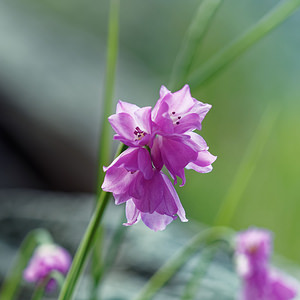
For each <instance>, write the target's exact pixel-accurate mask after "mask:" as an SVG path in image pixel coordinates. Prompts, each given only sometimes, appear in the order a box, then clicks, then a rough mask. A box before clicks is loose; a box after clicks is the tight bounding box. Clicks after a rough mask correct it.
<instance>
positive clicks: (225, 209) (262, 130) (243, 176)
mask: <svg viewBox="0 0 300 300" xmlns="http://www.w3.org/2000/svg"><path fill="white" fill-rule="evenodd" d="M278 115H279V109H278V108H277V107H276V106H274V104H270V105H269V106H268V107H267V108H266V111H265V112H264V113H263V115H262V117H261V121H260V123H259V125H258V127H257V129H256V130H255V132H254V135H253V137H252V139H251V141H250V143H249V145H247V151H245V155H244V157H243V159H242V161H241V163H240V165H239V168H238V170H237V172H236V174H235V177H234V179H233V181H232V183H231V186H230V188H229V190H228V192H227V194H226V195H225V197H224V199H223V201H222V203H221V206H220V209H219V211H218V213H217V215H216V218H215V221H214V224H215V225H216V226H229V225H230V222H231V220H232V217H233V216H234V214H235V212H236V210H237V207H238V205H239V202H240V201H241V198H242V196H243V193H244V191H245V190H246V188H247V186H248V183H249V181H250V179H251V177H252V175H253V173H254V171H255V168H256V166H257V164H258V161H259V159H260V157H261V155H262V152H263V149H264V147H265V144H266V142H267V141H268V138H269V136H270V134H271V131H272V129H273V128H274V126H275V124H276V120H277V118H278Z"/></svg>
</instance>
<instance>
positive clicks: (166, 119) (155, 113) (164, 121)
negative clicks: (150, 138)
mask: <svg viewBox="0 0 300 300" xmlns="http://www.w3.org/2000/svg"><path fill="white" fill-rule="evenodd" d="M152 119H153V121H154V123H155V127H154V132H158V133H160V132H162V133H167V134H172V133H173V132H174V125H173V121H172V120H171V118H170V115H169V106H168V104H167V103H166V102H162V101H160V102H157V103H156V105H155V107H154V108H153V110H152Z"/></svg>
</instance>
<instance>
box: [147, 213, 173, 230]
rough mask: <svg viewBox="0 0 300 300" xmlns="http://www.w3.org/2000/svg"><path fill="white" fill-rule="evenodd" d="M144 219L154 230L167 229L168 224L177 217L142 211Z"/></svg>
mask: <svg viewBox="0 0 300 300" xmlns="http://www.w3.org/2000/svg"><path fill="white" fill-rule="evenodd" d="M141 217H142V221H143V222H144V224H145V225H146V226H148V227H149V228H150V229H152V230H154V231H162V230H165V228H166V227H167V225H169V224H170V223H171V222H172V221H173V220H175V219H176V217H170V216H167V215H160V214H158V213H157V212H154V213H152V214H149V213H141Z"/></svg>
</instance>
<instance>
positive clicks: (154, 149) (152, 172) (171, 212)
mask: <svg viewBox="0 0 300 300" xmlns="http://www.w3.org/2000/svg"><path fill="white" fill-rule="evenodd" d="M210 108H211V105H209V104H204V103H202V102H199V101H197V100H196V99H194V98H192V96H191V94H190V89H189V86H188V85H185V86H184V87H183V88H182V89H181V90H179V91H177V92H175V93H171V92H170V91H169V90H167V88H166V87H164V86H162V87H161V90H160V98H159V100H158V101H157V104H156V105H155V107H154V108H153V110H152V112H151V107H144V108H140V107H138V106H136V105H134V104H130V103H126V102H122V101H119V103H118V104H117V112H116V114H114V115H112V116H110V117H109V118H108V119H109V122H110V124H111V125H112V127H113V129H114V131H115V132H116V134H115V136H114V138H115V139H117V140H119V141H121V142H123V143H124V144H126V145H127V146H129V148H128V149H127V150H126V151H124V152H123V153H122V154H121V155H120V156H119V157H118V158H116V159H115V160H114V161H113V163H112V164H111V165H110V166H109V167H107V168H104V171H105V172H106V175H105V178H104V182H103V185H102V189H103V190H104V191H107V192H112V193H113V196H114V198H115V203H116V204H117V205H118V204H121V203H124V202H126V215H127V223H126V224H125V225H132V224H134V223H136V222H138V221H139V220H140V219H142V221H143V222H144V223H145V224H146V225H147V226H148V227H150V228H151V229H153V230H163V229H164V228H165V227H166V226H167V225H168V224H169V223H170V222H172V220H174V219H175V218H176V215H178V216H179V217H180V219H181V221H183V222H186V221H187V219H186V218H185V212H184V209H183V207H182V205H181V203H180V200H179V198H178V195H177V193H176V191H175V189H174V187H173V185H172V184H171V182H170V180H169V179H168V177H167V176H166V175H165V174H163V173H162V171H161V170H162V168H163V166H165V167H166V168H167V170H168V171H169V173H170V175H171V177H172V178H173V180H174V184H176V183H177V177H180V178H181V179H182V185H184V184H185V174H184V168H187V169H193V170H195V171H196V172H200V173H207V172H210V171H211V170H212V166H211V164H212V163H213V162H214V161H215V160H216V157H215V156H213V155H212V154H210V153H209V152H208V146H207V144H206V142H205V141H204V139H203V138H202V137H201V136H200V135H198V134H196V133H195V132H193V131H194V130H195V129H199V130H200V129H201V123H202V121H203V119H204V117H205V115H206V113H207V112H208V111H209V109H210Z"/></svg>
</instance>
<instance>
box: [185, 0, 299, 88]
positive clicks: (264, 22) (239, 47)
mask: <svg viewBox="0 0 300 300" xmlns="http://www.w3.org/2000/svg"><path fill="white" fill-rule="evenodd" d="M299 6H300V0H284V1H281V2H280V3H279V4H278V5H277V6H276V7H274V8H273V9H272V10H271V11H270V12H269V13H268V14H266V15H265V16H264V17H263V18H262V19H261V20H260V21H258V22H257V23H256V24H255V25H254V26H253V27H252V28H250V29H249V30H247V31H246V32H245V33H244V34H242V35H241V36H240V37H238V38H237V39H236V40H234V41H233V42H232V43H230V44H229V45H228V46H225V47H224V48H223V49H221V50H220V51H219V52H218V53H216V54H215V55H214V56H213V57H212V58H211V59H209V60H208V61H207V62H206V63H204V64H203V65H201V66H200V67H199V68H198V70H197V71H195V72H194V73H192V74H191V76H190V80H189V84H190V86H191V88H197V87H199V86H200V85H202V84H203V83H204V82H206V81H207V80H208V79H210V78H212V77H213V76H214V75H216V74H217V73H218V72H219V71H221V70H222V69H223V68H224V67H226V66H227V65H228V64H229V63H230V62H231V61H233V60H234V59H235V58H237V57H238V56H240V55H241V54H242V53H243V52H244V51H246V50H247V49H249V48H250V47H251V46H252V45H254V44H255V43H256V42H258V41H259V40H260V39H261V38H263V37H264V36H265V35H267V34H268V33H269V32H270V31H271V30H273V29H274V28H276V27H277V26H278V25H280V24H281V23H282V22H283V21H285V20H286V19H287V18H288V17H289V16H290V15H291V14H292V13H294V12H295V11H296V10H297V9H298V8H299Z"/></svg>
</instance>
